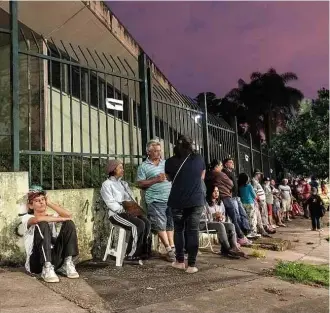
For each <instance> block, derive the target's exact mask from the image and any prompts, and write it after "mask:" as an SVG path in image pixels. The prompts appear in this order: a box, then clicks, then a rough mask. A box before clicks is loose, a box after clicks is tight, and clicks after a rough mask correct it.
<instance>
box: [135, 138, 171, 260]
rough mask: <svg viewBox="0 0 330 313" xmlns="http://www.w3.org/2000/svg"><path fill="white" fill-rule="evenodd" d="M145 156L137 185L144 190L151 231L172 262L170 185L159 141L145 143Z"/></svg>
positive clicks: (138, 174) (139, 170) (140, 167)
mask: <svg viewBox="0 0 330 313" xmlns="http://www.w3.org/2000/svg"><path fill="white" fill-rule="evenodd" d="M147 155H148V158H147V159H146V160H145V161H144V162H143V163H142V164H141V165H140V166H139V168H138V171H137V184H138V186H139V187H140V188H141V189H143V190H145V200H146V203H147V207H148V219H149V221H150V223H151V230H152V231H153V232H155V233H157V234H158V237H159V238H160V240H161V241H162V243H163V245H164V246H165V249H166V252H167V254H166V258H167V260H168V261H169V262H174V261H175V253H174V250H175V247H174V241H173V229H174V225H173V217H172V212H171V208H170V207H169V206H168V205H167V201H168V197H169V194H170V191H171V183H170V182H169V181H168V180H167V179H166V176H165V160H163V159H162V158H161V146H160V143H159V141H157V140H151V141H149V142H148V143H147Z"/></svg>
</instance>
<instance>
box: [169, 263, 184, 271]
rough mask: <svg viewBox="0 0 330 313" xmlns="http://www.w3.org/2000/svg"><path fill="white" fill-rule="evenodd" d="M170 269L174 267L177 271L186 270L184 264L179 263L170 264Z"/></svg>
mask: <svg viewBox="0 0 330 313" xmlns="http://www.w3.org/2000/svg"><path fill="white" fill-rule="evenodd" d="M172 267H174V268H176V269H178V270H185V269H186V265H185V264H184V263H179V262H177V261H175V262H173V263H172Z"/></svg>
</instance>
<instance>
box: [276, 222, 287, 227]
mask: <svg viewBox="0 0 330 313" xmlns="http://www.w3.org/2000/svg"><path fill="white" fill-rule="evenodd" d="M278 227H286V225H285V224H283V223H280V224H278Z"/></svg>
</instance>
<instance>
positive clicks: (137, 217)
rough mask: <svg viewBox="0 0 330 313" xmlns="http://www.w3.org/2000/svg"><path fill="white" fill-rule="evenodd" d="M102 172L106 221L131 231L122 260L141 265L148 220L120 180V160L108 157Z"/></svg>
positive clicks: (144, 253)
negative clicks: (106, 176)
mask: <svg viewBox="0 0 330 313" xmlns="http://www.w3.org/2000/svg"><path fill="white" fill-rule="evenodd" d="M106 172H107V174H108V175H109V178H108V179H107V180H106V181H104V182H103V184H102V187H101V191H100V193H101V197H102V199H103V201H104V203H105V204H106V206H107V207H108V210H109V211H108V214H109V219H110V222H111V224H113V225H117V226H119V227H122V228H124V229H126V230H129V231H130V233H131V236H130V239H129V242H128V246H127V256H126V257H125V261H126V262H128V263H131V264H132V265H143V261H142V259H146V258H148V255H149V253H148V240H149V235H150V222H149V221H148V219H147V218H146V217H144V216H143V212H142V209H141V207H139V205H138V204H137V203H136V201H135V200H134V197H133V192H132V191H131V189H130V188H129V186H128V183H127V182H125V181H123V180H122V178H123V176H124V167H123V164H122V163H121V161H119V160H110V161H109V163H108V166H107V168H106ZM131 209H132V210H131Z"/></svg>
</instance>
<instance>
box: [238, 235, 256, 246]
mask: <svg viewBox="0 0 330 313" xmlns="http://www.w3.org/2000/svg"><path fill="white" fill-rule="evenodd" d="M237 242H238V243H239V244H240V245H241V246H242V247H250V246H252V242H251V241H250V240H249V239H247V238H246V237H244V238H240V239H238V240H237Z"/></svg>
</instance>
